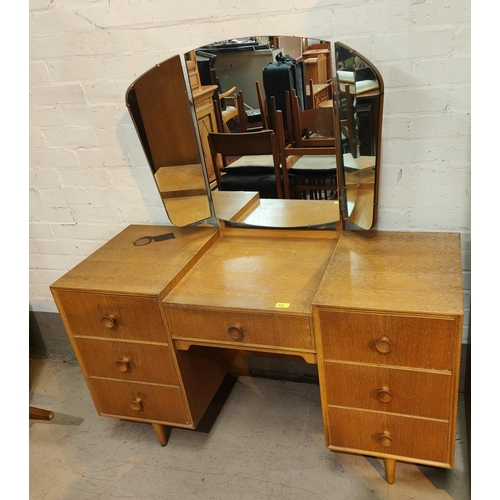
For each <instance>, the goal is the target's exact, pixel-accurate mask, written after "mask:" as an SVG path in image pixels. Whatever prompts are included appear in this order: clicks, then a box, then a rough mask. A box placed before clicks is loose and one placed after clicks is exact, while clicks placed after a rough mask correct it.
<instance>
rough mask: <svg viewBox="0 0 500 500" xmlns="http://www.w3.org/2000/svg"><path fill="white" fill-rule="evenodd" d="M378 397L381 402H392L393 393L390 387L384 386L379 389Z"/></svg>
mask: <svg viewBox="0 0 500 500" xmlns="http://www.w3.org/2000/svg"><path fill="white" fill-rule="evenodd" d="M377 399H378V400H379V401H380V402H381V403H390V402H391V401H392V393H391V391H390V390H389V388H388V387H382V388H381V389H379V390H378V391H377Z"/></svg>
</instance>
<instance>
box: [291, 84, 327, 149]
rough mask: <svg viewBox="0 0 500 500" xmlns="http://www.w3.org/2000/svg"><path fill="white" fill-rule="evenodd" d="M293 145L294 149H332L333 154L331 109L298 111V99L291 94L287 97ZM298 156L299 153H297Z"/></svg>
mask: <svg viewBox="0 0 500 500" xmlns="http://www.w3.org/2000/svg"><path fill="white" fill-rule="evenodd" d="M289 99H290V107H291V110H292V112H291V115H292V131H293V144H294V146H295V147H296V148H310V147H315V148H317V147H320V148H334V149H333V153H330V152H324V153H315V154H335V115H334V109H333V107H332V108H312V109H306V110H304V111H300V107H299V99H298V97H297V96H296V95H295V93H292V94H290V95H289ZM297 154H299V153H297Z"/></svg>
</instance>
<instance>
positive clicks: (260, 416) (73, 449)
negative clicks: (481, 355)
mask: <svg viewBox="0 0 500 500" xmlns="http://www.w3.org/2000/svg"><path fill="white" fill-rule="evenodd" d="M30 383H31V393H30V405H33V406H37V407H41V408H46V409H50V410H52V411H53V412H54V414H55V416H54V418H53V419H52V420H51V421H47V422H45V421H36V420H30V423H29V461H30V463H29V466H30V471H29V477H30V480H29V498H30V499H32V500H42V499H43V500H59V499H68V500H91V499H99V500H105V499H106V500H107V499H112V498H119V499H140V500H142V499H175V500H190V499H204V500H205V499H206V500H209V499H215V500H226V499H228V500H247V499H248V500H267V499H273V500H275V499H276V500H278V499H280V500H281V499H282V500H309V499H314V500H321V499H335V500H342V499H349V500H372V499H373V500H375V499H377V500H382V499H383V500H391V499H397V500H410V499H411V500H419V499H422V500H429V499H453V500H462V499H463V500H466V499H470V473H469V462H468V456H467V432H466V423H465V412H464V401H463V397H461V399H460V405H459V418H458V426H457V437H456V453H455V468H454V469H453V470H445V469H438V468H433V467H425V466H417V465H412V464H404V463H401V462H398V464H397V467H396V482H395V483H394V484H393V485H389V484H387V482H386V481H385V473H384V468H383V465H382V462H381V460H378V459H374V458H370V457H364V456H355V455H347V454H340V453H333V452H330V451H328V450H327V449H326V448H325V444H324V438H323V424H322V417H321V405H320V398H319V388H318V386H317V385H315V384H310V383H298V382H290V381H286V382H283V381H278V380H269V379H263V378H252V377H240V378H239V379H238V381H237V382H236V383H235V384H234V387H233V388H232V391H231V392H230V394H229V396H228V397H227V400H226V401H225V403H224V405H223V406H222V407H221V408H220V413H219V414H218V415H217V418H215V419H212V420H213V424H212V426H211V428H210V424H211V421H210V419H207V420H206V421H204V422H203V427H204V429H202V430H201V431H199V430H197V431H192V430H183V429H176V428H174V429H172V431H171V434H170V439H169V443H168V444H167V446H166V447H161V446H160V444H159V443H158V441H157V439H156V436H155V434H154V431H153V429H152V427H151V426H150V425H149V424H142V423H134V422H126V421H122V420H117V419H112V418H106V417H99V416H98V415H97V413H96V411H95V408H94V405H93V403H92V400H91V398H90V395H89V392H88V390H87V387H86V385H85V382H84V379H83V376H82V374H81V371H80V368H79V367H78V364H77V363H76V361H75V360H74V359H72V358H68V357H65V358H63V357H53V356H52V357H48V358H43V359H31V360H30ZM213 410H214V413H217V411H218V408H217V405H214V408H213Z"/></svg>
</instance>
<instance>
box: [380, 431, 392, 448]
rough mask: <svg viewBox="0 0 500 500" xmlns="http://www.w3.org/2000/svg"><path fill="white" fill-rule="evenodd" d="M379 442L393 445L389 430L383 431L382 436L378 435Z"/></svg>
mask: <svg viewBox="0 0 500 500" xmlns="http://www.w3.org/2000/svg"><path fill="white" fill-rule="evenodd" d="M378 442H379V444H381V445H382V446H385V447H387V446H391V445H392V437H391V433H390V432H389V431H384V432H382V434H380V436H379V437H378Z"/></svg>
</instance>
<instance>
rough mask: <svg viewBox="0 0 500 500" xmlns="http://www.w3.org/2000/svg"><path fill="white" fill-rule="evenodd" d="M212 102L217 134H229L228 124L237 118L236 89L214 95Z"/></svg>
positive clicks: (232, 88)
mask: <svg viewBox="0 0 500 500" xmlns="http://www.w3.org/2000/svg"><path fill="white" fill-rule="evenodd" d="M213 101H214V103H213V104H214V112H215V118H216V122H217V130H218V132H231V131H230V129H229V126H228V122H229V121H230V120H232V119H234V118H237V117H238V103H237V98H236V87H231V88H230V89H229V90H226V91H225V92H219V93H216V95H215V96H214V98H213Z"/></svg>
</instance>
